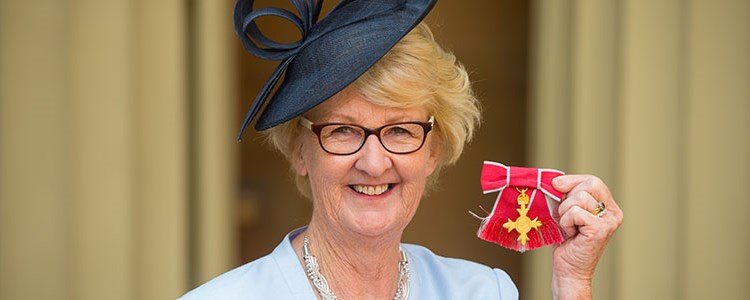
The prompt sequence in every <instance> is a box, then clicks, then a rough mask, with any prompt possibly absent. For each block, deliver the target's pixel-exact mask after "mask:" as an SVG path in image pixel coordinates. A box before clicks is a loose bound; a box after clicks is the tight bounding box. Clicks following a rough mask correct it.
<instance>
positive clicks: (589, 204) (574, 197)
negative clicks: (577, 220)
mask: <svg viewBox="0 0 750 300" xmlns="http://www.w3.org/2000/svg"><path fill="white" fill-rule="evenodd" d="M597 205H598V202H597V201H596V199H594V197H593V196H591V194H589V193H588V192H586V191H580V192H577V193H575V194H568V196H567V197H566V198H565V201H563V202H562V203H561V204H560V207H558V208H557V212H558V214H559V215H560V216H562V215H564V214H565V213H566V212H568V211H569V210H570V209H571V208H573V207H576V206H577V207H581V208H583V209H585V210H588V211H593V210H594V209H595V208H596V207H597Z"/></svg>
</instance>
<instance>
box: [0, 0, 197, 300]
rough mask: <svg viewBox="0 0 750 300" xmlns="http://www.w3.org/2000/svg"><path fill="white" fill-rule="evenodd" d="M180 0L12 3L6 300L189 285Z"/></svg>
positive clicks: (0, 129)
mask: <svg viewBox="0 0 750 300" xmlns="http://www.w3.org/2000/svg"><path fill="white" fill-rule="evenodd" d="M185 19H186V16H185V8H184V4H183V2H182V1H178V0H163V1H138V2H135V3H134V2H132V1H125V0H107V1H92V0H69V1H62V2H60V1H41V2H40V1H34V2H29V1H2V2H0V44H2V47H0V298H2V299H84V300H85V299H173V298H176V297H177V296H179V295H181V294H182V293H183V292H184V291H185V290H186V289H187V286H188V274H187V263H188V259H187V252H188V251H187V247H188V245H187V213H186V210H187V208H186V207H187V200H186V198H187V192H186V190H187V188H186V185H187V180H186V173H187V167H186V166H187V164H188V163H189V161H188V159H187V156H186V154H185V153H186V152H187V151H186V147H187V142H186V138H187V134H188V133H187V131H186V123H187V119H186V107H187V105H188V102H187V101H186V98H187V97H186V95H187V93H186V71H187V67H186V66H187V64H188V61H187V58H186V56H185V52H186V49H185V46H186V45H185V44H186V42H185V40H186V38H185V37H186V35H187V33H186V30H185V26H184V25H185V24H184V21H185Z"/></svg>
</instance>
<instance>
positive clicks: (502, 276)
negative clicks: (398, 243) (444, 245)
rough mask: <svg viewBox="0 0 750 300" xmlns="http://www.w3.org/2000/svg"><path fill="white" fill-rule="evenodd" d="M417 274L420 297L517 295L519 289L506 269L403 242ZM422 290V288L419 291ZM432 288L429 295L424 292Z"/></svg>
mask: <svg viewBox="0 0 750 300" xmlns="http://www.w3.org/2000/svg"><path fill="white" fill-rule="evenodd" d="M402 248H403V249H404V251H406V253H407V255H408V258H409V265H410V267H411V269H413V270H414V273H415V275H416V278H414V279H412V280H415V283H416V284H417V285H419V287H415V289H414V292H418V293H420V295H419V297H416V298H418V299H503V300H505V299H518V290H517V289H516V286H515V284H514V283H513V280H511V278H510V276H508V274H507V273H505V271H503V270H500V269H496V268H490V267H488V266H485V265H482V264H479V263H476V262H472V261H468V260H464V259H458V258H449V257H443V256H439V255H437V254H435V253H433V252H432V251H430V250H429V249H427V248H425V247H422V246H418V245H411V244H403V245H402ZM420 291H421V292H420ZM424 292H429V293H430V294H429V295H423V294H422V293H424Z"/></svg>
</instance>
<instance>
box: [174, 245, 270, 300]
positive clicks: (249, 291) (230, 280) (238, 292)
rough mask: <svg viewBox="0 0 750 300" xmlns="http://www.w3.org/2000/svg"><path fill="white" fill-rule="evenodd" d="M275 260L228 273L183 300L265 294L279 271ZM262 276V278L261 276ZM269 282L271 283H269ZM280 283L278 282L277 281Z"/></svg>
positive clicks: (227, 299) (267, 259) (261, 260)
mask: <svg viewBox="0 0 750 300" xmlns="http://www.w3.org/2000/svg"><path fill="white" fill-rule="evenodd" d="M274 265H275V264H274V262H273V258H272V257H271V256H270V255H269V256H264V257H261V258H259V259H257V260H255V261H252V262H250V263H247V264H245V265H243V266H240V267H238V268H236V269H234V270H231V271H229V272H226V273H224V274H222V275H219V276H218V277H216V278H214V279H212V280H210V281H208V282H206V283H204V284H203V285H201V286H199V287H197V288H196V289H194V290H192V291H190V292H188V293H187V294H185V295H184V296H182V298H180V299H181V300H193V299H221V300H234V299H247V297H248V296H249V295H257V294H258V293H261V294H262V293H263V291H264V290H266V289H268V288H269V286H271V285H273V281H274V280H273V279H272V278H274V277H277V276H278V274H276V273H278V271H277V270H278V269H277V268H276V267H275V266H274ZM259 275H261V276H259ZM269 280H270V281H271V282H269ZM276 282H277V283H278V281H276Z"/></svg>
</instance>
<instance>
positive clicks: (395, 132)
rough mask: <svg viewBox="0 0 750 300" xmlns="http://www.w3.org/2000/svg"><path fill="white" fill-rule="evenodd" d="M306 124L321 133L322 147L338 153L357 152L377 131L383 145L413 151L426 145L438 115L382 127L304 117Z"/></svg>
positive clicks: (396, 150)
mask: <svg viewBox="0 0 750 300" xmlns="http://www.w3.org/2000/svg"><path fill="white" fill-rule="evenodd" d="M300 121H301V122H300V123H301V124H302V126H305V128H307V129H310V130H312V132H314V133H315V135H317V136H318V142H320V147H321V148H323V150H324V151H325V152H328V153H330V154H335V155H349V154H354V153H356V152H357V151H359V149H362V146H363V145H364V144H365V141H366V140H367V138H368V137H369V136H370V135H371V134H373V135H375V136H377V137H378V140H379V141H380V144H381V145H383V148H385V150H387V151H388V152H390V153H394V154H409V153H412V152H415V151H417V150H419V149H421V148H422V145H424V141H425V139H426V138H427V134H428V133H429V132H430V130H432V125H433V123H434V122H435V117H430V119H429V120H428V121H427V122H400V123H393V124H387V125H383V126H381V127H378V128H366V127H362V126H360V125H356V124H348V123H322V124H313V122H312V121H310V120H308V119H306V118H305V117H302V118H301V120H300Z"/></svg>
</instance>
